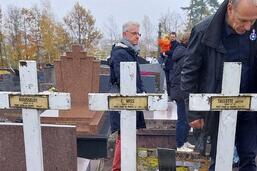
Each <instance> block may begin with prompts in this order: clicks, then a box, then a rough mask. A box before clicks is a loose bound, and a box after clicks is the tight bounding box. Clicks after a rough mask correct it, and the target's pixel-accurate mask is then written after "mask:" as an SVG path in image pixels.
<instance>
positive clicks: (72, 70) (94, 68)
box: [42, 45, 103, 134]
mask: <svg viewBox="0 0 257 171" xmlns="http://www.w3.org/2000/svg"><path fill="white" fill-rule="evenodd" d="M54 67H55V75H56V88H57V90H58V91H61V92H69V93H71V109H70V110H66V111H60V116H59V117H58V118H42V121H43V122H45V123H58V124H63V123H64V124H65V123H67V124H75V125H76V126H77V133H78V134H80V133H82V134H84V133H86V134H94V133H95V132H96V131H97V130H98V127H99V126H100V125H101V119H102V116H103V113H102V112H93V111H89V109H88V93H89V92H91V93H92V92H95V93H97V92H98V91H99V73H100V61H98V60H96V59H95V58H94V57H89V56H87V54H86V52H83V51H82V49H81V47H80V46H79V45H74V46H72V51H71V52H67V53H66V55H65V56H61V58H60V61H55V63H54Z"/></svg>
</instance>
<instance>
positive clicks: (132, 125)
mask: <svg viewBox="0 0 257 171" xmlns="http://www.w3.org/2000/svg"><path fill="white" fill-rule="evenodd" d="M120 76H121V78H120V94H118V93H95V94H94V93H89V94H88V96H89V109H90V110H94V111H121V114H120V132H121V170H122V171H136V111H139V110H141V111H143V110H144V111H145V110H149V111H156V110H167V101H168V97H167V94H146V93H142V94H137V92H136V63H135V62H121V63H120Z"/></svg>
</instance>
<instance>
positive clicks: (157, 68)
mask: <svg viewBox="0 0 257 171" xmlns="http://www.w3.org/2000/svg"><path fill="white" fill-rule="evenodd" d="M140 71H141V74H144V73H145V74H146V75H152V76H155V81H156V85H157V91H158V92H160V93H163V90H164V78H165V74H164V71H163V69H162V68H161V65H160V64H142V65H140Z"/></svg>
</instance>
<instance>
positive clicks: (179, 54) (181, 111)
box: [170, 32, 195, 152]
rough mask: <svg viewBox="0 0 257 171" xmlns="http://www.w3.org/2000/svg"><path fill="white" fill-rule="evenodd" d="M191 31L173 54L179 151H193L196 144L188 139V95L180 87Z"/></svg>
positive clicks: (174, 96)
mask: <svg viewBox="0 0 257 171" xmlns="http://www.w3.org/2000/svg"><path fill="white" fill-rule="evenodd" d="M189 36H190V33H189V32H186V33H184V34H183V35H182V37H181V41H180V42H181V43H179V44H178V45H177V47H176V48H175V50H174V52H173V55H172V62H173V75H172V76H171V84H170V88H171V89H170V97H171V99H172V100H175V101H176V104H177V115H178V120H177V122H176V144H177V151H181V152H193V149H194V147H195V146H194V145H192V144H190V143H189V142H188V141H187V138H188V134H189V129H190V126H189V125H188V122H187V113H186V110H185V102H184V99H185V98H186V97H187V96H188V94H186V93H185V92H183V91H182V90H181V89H180V82H181V70H182V65H183V63H184V60H185V50H186V47H187V44H188V40H189Z"/></svg>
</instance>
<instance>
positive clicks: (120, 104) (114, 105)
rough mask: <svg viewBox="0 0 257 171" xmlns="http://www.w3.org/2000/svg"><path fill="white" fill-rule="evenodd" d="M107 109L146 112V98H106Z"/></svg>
mask: <svg viewBox="0 0 257 171" xmlns="http://www.w3.org/2000/svg"><path fill="white" fill-rule="evenodd" d="M108 104H109V109H114V110H146V109H147V108H148V98H147V96H133V97H122V96H119V97H115V96H109V97H108Z"/></svg>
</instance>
